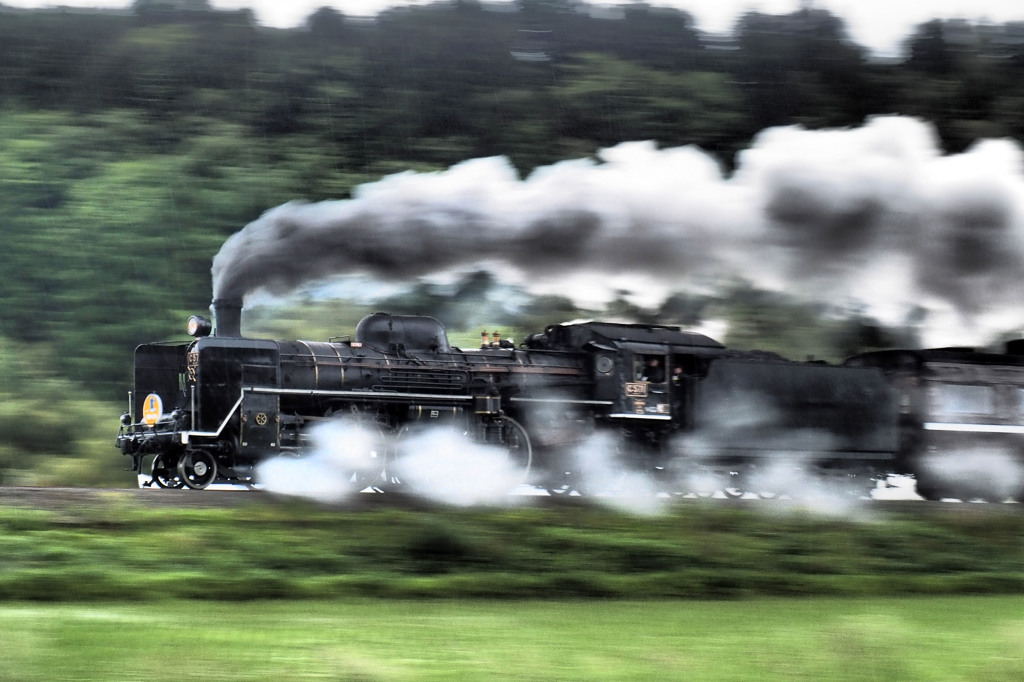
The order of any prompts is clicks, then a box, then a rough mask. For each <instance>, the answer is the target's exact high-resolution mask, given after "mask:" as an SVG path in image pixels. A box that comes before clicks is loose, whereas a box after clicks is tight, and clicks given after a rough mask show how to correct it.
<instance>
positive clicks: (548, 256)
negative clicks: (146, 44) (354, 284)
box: [213, 116, 1024, 345]
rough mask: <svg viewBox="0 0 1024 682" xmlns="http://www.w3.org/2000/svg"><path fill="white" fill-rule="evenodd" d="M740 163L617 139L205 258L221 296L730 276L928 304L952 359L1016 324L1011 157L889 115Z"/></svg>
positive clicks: (238, 241) (496, 165)
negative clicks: (584, 152)
mask: <svg viewBox="0 0 1024 682" xmlns="http://www.w3.org/2000/svg"><path fill="white" fill-rule="evenodd" d="M735 161H736V170H735V172H733V173H732V174H731V175H727V174H726V173H725V172H724V171H723V170H722V166H721V164H720V162H719V161H718V160H717V159H715V158H713V157H711V156H709V155H708V154H706V153H704V152H703V151H701V150H699V149H697V148H695V147H680V148H673V149H658V148H657V147H656V145H655V144H653V143H651V142H626V143H623V144H620V145H618V146H615V147H611V148H608V149H604V150H601V151H600V152H599V153H598V154H597V160H591V159H577V160H572V161H564V162H561V163H556V164H553V165H551V166H547V167H542V168H538V169H537V170H535V171H534V172H533V173H532V174H531V175H529V176H528V177H526V178H524V179H520V177H519V175H518V173H517V172H516V170H515V169H514V167H513V166H512V164H511V163H510V162H509V161H508V160H507V159H505V158H484V159H473V160H469V161H465V162H463V163H460V164H457V165H455V166H452V167H451V168H449V169H448V170H445V171H440V172H435V173H413V172H406V173H400V174H397V175H392V176H389V177H386V178H384V179H382V180H380V181H378V182H374V183H369V184H365V185H362V186H360V187H358V188H356V190H355V191H354V193H353V198H351V199H348V200H340V201H324V202H320V203H301V202H292V203H287V204H284V205H282V206H278V207H276V208H273V209H271V210H269V211H267V212H266V213H265V214H264V215H263V216H261V217H260V218H258V219H257V220H255V221H253V222H252V223H250V224H249V225H247V226H246V227H245V228H244V229H242V230H241V231H239V232H238V233H236V234H235V235H233V236H232V237H230V238H229V239H228V240H227V241H226V242H225V243H224V245H223V247H222V248H221V250H220V252H219V253H218V254H217V256H216V257H215V258H214V261H213V280H214V298H215V299H227V300H242V299H244V297H245V296H246V295H249V294H251V293H253V292H255V291H257V290H265V291H268V292H271V293H275V294H282V293H286V292H289V291H292V290H294V289H296V288H298V287H302V286H303V285H307V284H310V283H312V282H315V281H321V280H325V279H328V278H331V277H333V276H336V275H343V274H354V273H361V274H367V275H371V276H375V277H377V278H381V279H386V280H388V281H399V280H404V281H409V280H411V279H412V278H416V277H420V276H425V275H432V274H438V273H443V272H448V271H454V270H459V269H466V268H470V267H472V268H479V267H480V266H481V265H485V266H488V265H493V266H494V267H496V268H501V269H502V271H503V272H505V273H507V274H508V275H509V276H510V277H519V278H520V281H521V282H523V283H528V284H529V285H530V286H532V287H533V288H535V289H544V288H546V289H547V290H553V289H555V288H557V291H558V292H559V293H563V294H568V295H573V294H574V293H575V294H577V295H578V296H577V297H578V298H579V297H580V296H583V295H585V294H592V293H593V292H595V291H605V292H607V294H608V296H609V297H610V296H611V295H614V291H615V289H617V288H634V289H635V288H636V286H635V283H636V282H637V281H640V282H643V283H645V286H644V290H645V291H648V292H651V293H653V292H655V291H657V290H658V288H659V287H661V288H662V289H665V290H666V291H667V289H669V288H680V287H684V286H686V285H693V284H694V283H696V284H697V285H699V286H701V287H702V288H703V289H706V287H707V284H708V282H712V283H714V282H721V281H723V280H729V279H730V278H736V277H739V278H742V279H744V280H749V281H752V282H753V283H754V284H756V285H758V286H763V287H767V288H772V289H778V288H783V287H786V288H790V289H792V288H800V289H802V290H805V291H815V292H817V293H818V295H820V296H822V297H823V298H827V299H828V300H833V301H834V300H841V301H842V300H846V299H850V300H854V301H858V302H860V303H863V304H866V305H867V307H868V311H869V313H871V314H873V315H876V316H877V317H879V318H880V319H883V320H886V321H889V322H902V321H903V320H904V319H905V316H906V315H907V313H908V312H909V311H912V310H915V309H917V307H918V306H921V305H924V306H926V307H928V308H929V309H931V310H933V311H937V312H936V313H935V315H933V316H932V317H931V318H930V320H932V321H934V322H935V323H936V324H938V322H939V321H943V322H946V323H948V332H949V333H948V335H947V336H945V337H940V338H937V339H936V341H937V342H938V343H939V344H944V345H948V344H950V343H962V342H966V343H973V342H975V341H973V340H971V339H962V337H964V336H965V335H968V334H969V335H971V336H978V335H979V334H981V333H982V332H985V331H987V330H983V329H980V328H979V325H980V324H982V323H983V322H987V323H989V324H990V325H993V326H995V328H998V329H1000V330H1004V329H1006V328H1007V326H1008V325H1012V324H1014V323H1018V324H1019V323H1020V322H1021V321H1022V313H1021V311H1020V310H1019V306H1018V305H1017V299H1018V292H1019V290H1020V287H1021V284H1022V282H1021V279H1022V277H1021V276H1022V273H1024V154H1022V152H1021V149H1020V148H1019V147H1018V146H1017V145H1016V144H1015V143H1013V142H1011V141H1008V140H983V141H980V142H978V143H977V144H976V145H975V146H973V147H972V148H970V149H968V150H967V151H966V152H963V153H959V154H948V155H947V154H945V153H944V152H943V151H942V150H941V148H940V147H939V145H938V142H937V136H936V134H935V131H934V130H933V128H932V126H931V125H929V124H927V123H925V122H922V121H920V120H916V119H911V118H904V117H896V116H886V117H877V118H872V119H870V120H868V121H867V122H866V123H865V124H864V125H863V126H862V127H859V128H851V129H844V130H814V131H808V130H804V129H802V128H799V127H788V128H772V129H769V130H766V131H764V132H762V133H761V134H759V135H758V136H757V137H756V138H755V139H754V141H753V144H752V145H751V147H750V148H749V149H747V150H745V151H743V152H741V153H740V154H739V155H738V156H737V157H736V160H735ZM588 278H589V279H588ZM623 279H629V280H630V281H631V282H633V283H634V285H626V284H625V283H624V282H623ZM574 284H575V285H576V286H575V287H574V286H573V285H574ZM581 284H584V285H589V286H580V285H581ZM997 313H998V315H997ZM983 314H984V315H983ZM985 315H988V316H990V317H985ZM958 316H959V317H958ZM1008 316H1009V317H1008ZM944 317H945V318H947V319H943V318H944ZM964 317H974V318H975V324H974V325H965V324H963V322H964ZM997 317H998V319H996V318H997ZM929 342H930V341H929Z"/></svg>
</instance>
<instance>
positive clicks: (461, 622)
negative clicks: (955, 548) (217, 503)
mask: <svg viewBox="0 0 1024 682" xmlns="http://www.w3.org/2000/svg"><path fill="white" fill-rule="evenodd" d="M0 640H2V641H3V642H4V656H3V658H4V661H3V664H2V666H0V680H23V681H26V682H29V681H33V680H40V681H43V680H45V681H47V682H48V681H50V680H56V679H64V680H82V681H85V680H104V681H114V680H142V679H145V680H154V681H159V680H168V681H170V680H274V681H275V682H280V681H282V680H302V679H318V680H450V679H470V680H499V679H501V680H505V679H511V680H654V679H657V680H682V679H693V680H814V681H815V682H817V681H819V680H832V681H845V680H900V681H901V682H907V681H913V680H942V681H944V682H956V681H959V680H963V681H964V682H968V681H969V682H975V681H977V680H986V681H989V682H998V681H1000V680H1006V681H1010V680H1020V679H1022V678H1024V646H1022V645H1024V597H1020V596H1015V597H1010V598H991V597H929V598H904V599H896V600H890V599H864V600H841V599H804V600H780V599H763V600H751V601H742V602H707V601H675V600H668V601H664V600H660V601H647V602H640V601H596V602H595V601H587V602H567V601H564V600H561V601H538V600H527V601H493V600H480V601H448V600H444V601H407V600H383V601H368V600H330V601H322V602H321V601H316V602H309V601H303V602H244V603H234V604H231V603H215V602H190V601H167V602H157V603H149V604H144V605H139V604H126V603H124V602H118V603H96V604H89V605H82V604H79V605H40V604H36V603H33V604H23V603H15V604H8V605H5V606H0Z"/></svg>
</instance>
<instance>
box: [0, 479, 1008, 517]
mask: <svg viewBox="0 0 1024 682" xmlns="http://www.w3.org/2000/svg"><path fill="white" fill-rule="evenodd" d="M296 499H297V498H293V497H287V496H282V495H277V494H273V493H268V492H265V491H262V490H245V489H229V490H202V491H199V490H190V489H188V488H183V489H161V488H155V487H154V488H143V489H140V488H58V487H32V486H0V507H21V508H29V509H40V510H54V511H62V510H68V509H73V508H74V507H76V506H79V507H81V506H95V505H103V504H109V505H117V504H126V505H129V506H132V505H138V506H143V507H156V508H159V507H168V508H223V507H242V506H247V505H265V504H288V503H291V502H294V501H295V500H296ZM818 501H819V500H817V499H816V498H810V499H807V500H799V499H797V500H794V499H788V498H783V499H769V500H765V499H728V498H723V499H710V498H701V497H679V498H671V499H666V500H664V503H665V507H666V508H671V507H681V506H687V505H693V506H696V505H709V504H714V505H722V506H730V507H740V508H743V507H746V508H751V509H765V510H768V509H776V510H785V509H811V510H815V509H820V510H821V511H822V512H824V513H828V512H829V511H830V509H832V507H831V505H829V504H827V500H826V504H817V502H818ZM605 503H608V504H609V506H614V507H619V508H623V507H627V508H628V505H620V504H616V499H615V498H613V497H577V496H568V497H567V496H548V495H546V494H513V495H509V497H508V504H509V506H510V507H513V506H514V507H523V506H529V507H539V508H543V507H557V506H565V505H590V504H605ZM323 506H325V507H328V508H336V509H339V510H356V511H358V510H373V509H396V508H397V509H409V510H416V509H423V510H429V509H437V508H439V507H443V506H445V505H444V504H442V503H438V502H434V501H431V500H428V499H424V498H421V497H418V496H414V495H408V494H403V493H385V494H376V493H369V492H365V493H354V494H352V495H349V496H347V497H344V498H342V499H340V500H338V501H334V502H330V503H324V505H323ZM489 506H491V507H493V506H501V505H500V503H499V504H498V505H494V504H492V505H489ZM843 507H844V508H845V509H851V508H853V509H865V510H871V511H873V512H884V513H894V514H898V513H909V514H922V515H931V514H950V513H952V514H1024V504H1017V503H1001V504H999V503H970V502H968V503H964V502H960V501H955V500H947V501H942V502H926V501H924V500H921V499H866V498H864V499H860V500H852V499H851V500H845V501H844V504H843Z"/></svg>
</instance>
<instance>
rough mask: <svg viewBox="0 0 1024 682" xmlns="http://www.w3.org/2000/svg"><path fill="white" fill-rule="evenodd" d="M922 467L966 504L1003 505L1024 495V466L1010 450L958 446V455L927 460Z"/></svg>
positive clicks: (939, 455) (995, 447) (994, 447)
mask: <svg viewBox="0 0 1024 682" xmlns="http://www.w3.org/2000/svg"><path fill="white" fill-rule="evenodd" d="M921 465H922V469H923V472H926V473H927V474H928V476H929V477H930V478H932V479H934V480H935V481H936V482H937V483H939V484H940V485H941V486H942V487H943V489H945V490H947V491H948V492H949V496H950V497H956V498H959V499H961V500H963V501H965V502H967V501H971V500H973V499H977V498H982V499H985V500H987V501H989V502H1004V501H1006V499H1008V498H1010V497H1017V496H1019V495H1020V494H1021V491H1024V465H1022V464H1021V462H1020V460H1019V459H1018V457H1017V456H1016V455H1015V453H1014V452H1013V451H1012V450H1011V449H1010V448H1008V447H998V446H981V445H979V446H974V447H971V446H968V445H963V446H958V447H957V448H956V451H955V452H945V453H934V454H932V455H929V456H926V457H924V458H923V459H922V462H921ZM1017 501H1018V502H1024V500H1020V499H1018V500H1017Z"/></svg>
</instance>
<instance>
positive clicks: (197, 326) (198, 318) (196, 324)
mask: <svg viewBox="0 0 1024 682" xmlns="http://www.w3.org/2000/svg"><path fill="white" fill-rule="evenodd" d="M212 331H213V323H212V322H210V321H209V320H208V319H206V318H205V317H203V316H202V315H193V316H192V317H190V318H188V335H189V336H197V337H198V336H209V335H210V332H212Z"/></svg>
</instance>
